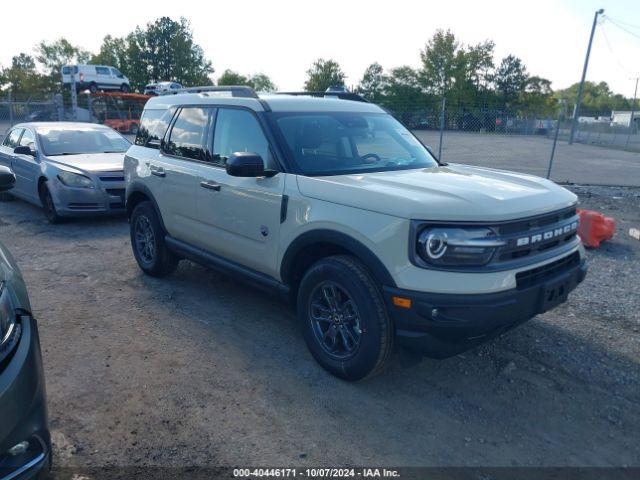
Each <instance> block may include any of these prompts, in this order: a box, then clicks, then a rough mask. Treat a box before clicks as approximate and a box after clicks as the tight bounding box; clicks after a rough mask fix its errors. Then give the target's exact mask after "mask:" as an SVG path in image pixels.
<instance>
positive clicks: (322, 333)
mask: <svg viewBox="0 0 640 480" xmlns="http://www.w3.org/2000/svg"><path fill="white" fill-rule="evenodd" d="M297 310H298V320H299V322H300V325H301V327H302V331H303V336H304V339H305V342H306V343H307V346H308V347H309V350H310V351H311V354H312V355H313V357H314V358H315V359H316V361H317V362H318V363H319V364H320V365H321V366H322V367H323V368H324V369H325V370H327V371H328V372H330V373H331V374H333V375H335V376H337V377H339V378H342V379H345V380H349V381H356V380H361V379H363V378H366V377H372V376H374V375H376V374H378V373H380V372H381V371H382V370H383V368H384V366H385V364H386V363H387V361H388V359H389V357H390V356H391V352H392V350H393V324H392V322H391V320H390V319H389V316H388V314H387V311H386V308H385V305H384V301H383V299H382V295H381V294H380V291H379V289H378V287H377V285H376V283H375V281H374V280H373V278H372V277H371V275H370V274H369V272H368V271H367V270H366V268H365V267H364V265H362V263H360V262H359V261H358V260H357V259H355V258H354V257H351V256H348V255H336V256H332V257H328V258H325V259H322V260H320V261H318V262H317V263H315V264H314V265H313V266H312V267H311V268H310V269H309V270H308V271H307V272H306V274H305V275H304V278H303V279H302V281H301V283H300V288H299V290H298V300H297Z"/></svg>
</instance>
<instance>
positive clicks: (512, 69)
mask: <svg viewBox="0 0 640 480" xmlns="http://www.w3.org/2000/svg"><path fill="white" fill-rule="evenodd" d="M528 78H529V75H528V74H527V69H526V68H525V66H524V64H523V63H522V60H520V59H519V58H518V57H515V56H513V55H507V56H506V57H504V58H503V59H502V61H501V62H500V65H498V68H497V69H496V71H495V72H494V73H493V75H491V79H492V81H493V83H494V85H495V87H496V91H497V93H498V94H499V95H501V97H502V100H503V102H504V104H505V105H507V106H510V105H512V104H513V103H514V102H515V100H516V99H517V98H518V95H519V94H520V93H521V92H524V90H525V87H526V86H527V80H528Z"/></svg>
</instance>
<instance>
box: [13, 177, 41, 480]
mask: <svg viewBox="0 0 640 480" xmlns="http://www.w3.org/2000/svg"><path fill="white" fill-rule="evenodd" d="M14 183H15V176H14V175H13V173H12V172H11V170H9V169H8V168H7V167H2V166H0V192H2V191H5V190H8V189H9V188H11V187H12V186H13V184H14ZM50 468H51V439H50V435H49V428H48V422H47V405H46V395H45V383H44V371H43V368H42V355H41V353H40V339H39V337H38V327H37V324H36V320H35V319H34V318H33V316H32V314H31V306H30V304H29V297H28V295H27V288H26V285H25V283H24V280H23V278H22V275H21V273H20V270H19V269H18V266H17V265H16V262H15V260H14V259H13V257H12V256H11V254H10V253H9V251H8V250H7V249H6V248H5V247H4V245H2V244H1V243H0V480H8V479H14V478H20V479H25V478H44V477H46V476H47V474H48V472H49V470H50Z"/></svg>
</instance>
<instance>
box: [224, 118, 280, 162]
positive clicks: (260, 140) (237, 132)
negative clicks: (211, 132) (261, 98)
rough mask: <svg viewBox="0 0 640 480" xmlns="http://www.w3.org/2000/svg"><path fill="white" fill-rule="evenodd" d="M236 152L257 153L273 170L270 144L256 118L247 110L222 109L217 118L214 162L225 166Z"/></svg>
mask: <svg viewBox="0 0 640 480" xmlns="http://www.w3.org/2000/svg"><path fill="white" fill-rule="evenodd" d="M236 152H252V153H257V154H258V155H260V156H261V157H262V159H263V160H264V162H265V166H266V167H267V168H272V165H271V163H272V160H271V154H270V151H269V142H268V141H267V138H266V137H265V136H264V132H263V131H262V128H261V127H260V124H259V123H258V120H257V119H256V117H255V116H254V115H253V114H252V113H250V112H247V111H246V110H238V109H231V108H221V109H219V110H218V116H217V118H216V132H215V136H214V139H213V161H214V163H216V164H218V165H220V166H224V165H225V164H226V161H227V158H229V155H231V154H232V153H236Z"/></svg>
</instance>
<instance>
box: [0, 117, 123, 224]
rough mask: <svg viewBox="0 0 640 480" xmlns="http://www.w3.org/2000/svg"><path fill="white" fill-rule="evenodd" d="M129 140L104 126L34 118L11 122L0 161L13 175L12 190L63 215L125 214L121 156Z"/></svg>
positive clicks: (53, 218)
mask: <svg viewBox="0 0 640 480" xmlns="http://www.w3.org/2000/svg"><path fill="white" fill-rule="evenodd" d="M129 146H130V143H129V141H128V140H127V139H126V138H124V137H123V136H122V135H120V134H119V133H118V132H116V131H115V130H113V129H111V128H109V127H106V126H104V125H96V124H89V123H73V122H47V123H44V122H33V123H22V124H19V125H16V126H14V127H13V128H12V129H11V130H10V131H9V132H8V134H7V136H6V137H5V138H4V141H3V142H2V145H0V165H6V166H8V167H9V168H11V169H12V170H13V172H14V173H15V175H16V184H15V187H14V189H13V190H12V191H11V194H12V195H14V196H16V197H19V198H21V199H23V200H26V201H28V202H31V203H33V204H35V205H38V206H42V208H43V209H44V213H45V215H46V217H47V219H48V220H49V221H50V222H51V223H56V222H58V221H60V219H61V218H62V217H77V216H95V215H107V214H117V213H122V212H124V208H125V205H124V172H123V162H124V154H125V152H126V151H127V149H128V148H129Z"/></svg>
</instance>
